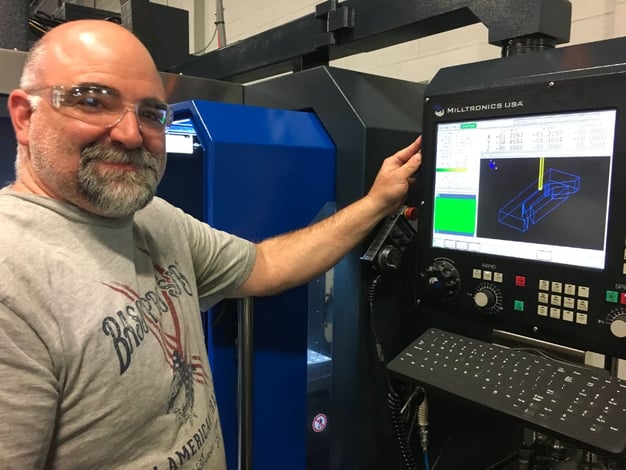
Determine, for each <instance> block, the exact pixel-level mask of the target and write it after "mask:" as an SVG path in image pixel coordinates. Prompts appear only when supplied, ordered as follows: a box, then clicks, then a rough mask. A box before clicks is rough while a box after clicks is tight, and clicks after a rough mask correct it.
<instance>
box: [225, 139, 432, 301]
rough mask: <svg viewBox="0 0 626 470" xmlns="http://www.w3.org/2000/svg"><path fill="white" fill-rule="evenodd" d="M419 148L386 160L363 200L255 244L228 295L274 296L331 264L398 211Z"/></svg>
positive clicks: (417, 143) (411, 178)
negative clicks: (245, 272)
mask: <svg viewBox="0 0 626 470" xmlns="http://www.w3.org/2000/svg"><path fill="white" fill-rule="evenodd" d="M421 144H422V139H421V136H420V137H418V138H417V139H416V140H415V141H414V142H413V143H412V144H410V145H409V146H407V147H405V148H403V149H402V150H399V151H398V152H396V153H395V154H393V155H392V156H390V157H388V158H386V159H385V161H384V162H383V164H382V166H381V168H380V170H379V172H378V175H377V176H376V179H375V180H374V184H373V185H372V187H371V189H370V190H369V192H368V193H367V195H365V196H364V197H363V198H361V199H359V200H358V201H356V202H354V203H353V204H350V205H349V206H347V207H345V208H343V209H342V210H340V211H338V212H337V213H336V214H333V215H332V216H330V217H328V218H326V219H324V220H322V221H320V222H318V223H316V224H313V225H311V226H309V227H305V228H303V229H300V230H297V231H295V232H290V233H287V234H284V235H279V236H277V237H273V238H270V239H267V240H265V241H263V242H261V243H259V244H258V245H257V247H256V248H257V256H256V262H255V264H254V268H253V270H252V273H251V274H250V277H248V279H247V280H246V282H245V283H244V284H243V285H242V286H241V287H240V288H239V289H238V290H237V291H236V292H235V293H234V296H249V295H254V296H259V295H270V294H274V293H276V292H280V291H282V290H285V289H289V288H291V287H295V286H298V285H301V284H304V283H305V282H308V281H309V280H311V279H313V278H315V277H316V276H318V275H319V274H321V273H323V272H324V271H326V270H328V269H330V268H331V267H332V266H334V265H335V264H336V263H337V262H338V261H339V260H340V259H341V258H342V257H343V256H345V255H346V254H347V253H348V252H349V251H350V250H351V249H352V248H354V247H355V246H356V245H357V244H358V243H360V242H361V241H362V240H363V239H364V238H365V236H366V235H367V234H368V233H369V232H370V231H371V230H372V229H373V228H374V227H375V226H376V224H378V222H380V221H381V220H382V219H383V218H384V217H386V216H387V215H389V214H391V213H392V212H394V211H395V210H398V209H399V208H400V207H401V205H402V203H403V202H404V200H405V198H406V195H407V192H408V190H409V186H410V185H411V184H412V182H413V181H414V176H413V175H414V173H415V171H417V169H418V168H419V166H420V164H421V161H422V155H421Z"/></svg>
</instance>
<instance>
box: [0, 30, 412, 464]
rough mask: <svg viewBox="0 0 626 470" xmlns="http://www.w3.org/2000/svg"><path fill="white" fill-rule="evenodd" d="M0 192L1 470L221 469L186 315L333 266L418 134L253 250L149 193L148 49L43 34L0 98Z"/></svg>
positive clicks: (96, 35)
mask: <svg viewBox="0 0 626 470" xmlns="http://www.w3.org/2000/svg"><path fill="white" fill-rule="evenodd" d="M8 108H9V112H10V115H11V119H12V123H13V127H14V130H15V135H16V139H17V142H18V146H17V158H16V165H15V168H16V178H15V181H14V182H13V183H12V184H11V185H9V186H7V187H6V188H3V189H2V190H0V226H1V227H2V231H1V235H0V237H1V242H0V278H1V279H2V283H1V284H0V375H1V376H2V381H0V423H2V425H1V426H0V468H9V469H12V468H19V469H41V468H46V469H64V470H65V469H75V468H86V469H90V468H106V469H113V468H116V469H117V468H128V469H141V468H144V469H166V468H167V469H169V468H193V469H200V468H205V469H210V470H225V468H226V463H225V457H224V449H223V441H222V434H221V429H220V423H219V415H218V411H217V403H216V401H215V395H214V391H213V381H212V377H211V370H210V368H209V362H208V359H207V352H206V347H205V342H204V338H203V333H202V325H201V317H200V315H199V311H200V310H201V309H202V310H206V309H208V308H210V307H211V306H212V305H214V304H215V303H216V302H219V301H220V300H222V299H224V298H232V297H241V296H264V295H270V294H274V293H277V292H280V291H283V290H285V289H288V288H291V287H294V286H297V285H300V284H303V283H305V282H307V281H309V280H310V279H313V278H314V277H316V276H318V275H319V274H321V273H323V272H324V271H326V270H327V269H329V268H330V267H332V266H333V265H334V264H336V263H337V262H338V261H339V260H340V259H341V258H342V257H343V256H344V255H345V254H346V253H347V252H348V251H349V250H351V249H352V248H354V247H355V246H356V245H357V244H358V243H359V242H360V241H362V240H363V239H364V237H365V236H366V235H367V233H368V232H369V231H371V230H372V229H373V228H374V227H375V226H376V224H377V223H378V222H379V221H380V220H382V218H384V217H385V216H387V215H388V214H390V213H392V212H393V211H395V210H397V209H398V208H399V207H400V206H401V204H402V203H403V201H404V199H405V197H406V194H407V191H408V188H409V186H410V184H411V183H412V181H413V175H414V173H415V171H416V170H417V169H418V167H419V165H420V163H421V154H420V148H421V140H420V139H419V138H418V139H417V140H416V141H415V142H413V143H412V144H411V145H409V146H408V147H406V148H404V149H402V150H399V151H398V152H396V153H395V154H394V155H392V156H390V157H388V158H386V159H385V161H384V162H383V165H382V167H381V169H380V171H379V173H378V175H377V177H376V180H375V182H374V184H373V185H372V188H371V189H370V191H369V192H368V194H367V195H366V196H364V197H363V198H362V199H360V200H358V201H356V202H355V203H353V204H351V205H350V206H348V207H346V208H344V209H342V210H340V211H338V212H337V213H336V214H334V215H332V216H331V217H329V218H327V219H325V220H323V221H321V222H319V223H317V224H314V225H312V226H309V227H306V228H303V229H301V230H299V231H295V232H293V233H289V234H286V235H281V236H278V237H275V238H271V239H268V240H265V241H263V242H261V243H257V244H255V243H252V242H250V241H247V240H243V239H241V238H238V237H235V236H233V235H230V234H227V233H224V232H221V231H217V230H215V229H213V228H211V227H209V226H208V225H206V224H204V223H202V222H200V221H198V220H195V219H194V218H192V217H190V216H189V215H187V214H185V213H183V212H182V211H181V210H179V209H177V208H175V207H173V206H171V205H170V204H168V203H167V202H165V201H163V200H162V199H160V198H158V197H155V192H156V187H157V184H158V183H159V181H160V179H161V177H162V176H163V172H164V171H165V164H166V157H165V128H166V126H167V125H168V122H169V119H170V118H171V110H170V108H169V107H168V105H167V104H166V103H165V92H164V89H163V85H162V82H161V79H160V75H159V73H158V71H157V69H156V67H155V65H154V62H153V60H152V58H151V57H150V54H149V53H148V51H147V50H146V49H145V47H144V46H143V45H142V44H141V42H140V41H139V40H138V39H137V38H136V37H135V36H134V35H133V34H132V33H130V32H129V31H127V30H126V29H124V28H122V27H121V26H119V25H116V24H114V23H110V22H106V21H99V20H81V21H73V22H68V23H65V24H63V25H61V26H58V27H56V28H54V29H52V30H51V31H50V32H48V33H46V35H45V36H44V37H43V38H42V39H41V40H39V41H38V42H37V43H36V45H35V46H33V48H32V49H31V51H30V52H29V55H28V57H27V60H26V63H25V66H24V70H23V74H22V78H21V82H20V87H19V89H16V90H14V91H13V92H12V93H11V94H10V96H9V99H8Z"/></svg>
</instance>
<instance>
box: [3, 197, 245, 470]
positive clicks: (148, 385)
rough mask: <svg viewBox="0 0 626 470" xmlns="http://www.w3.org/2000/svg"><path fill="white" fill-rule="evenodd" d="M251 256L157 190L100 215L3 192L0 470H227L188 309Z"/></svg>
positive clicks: (235, 275) (240, 271)
mask: <svg viewBox="0 0 626 470" xmlns="http://www.w3.org/2000/svg"><path fill="white" fill-rule="evenodd" d="M254 260H255V249H254V245H253V244H252V243H250V242H248V241H246V240H242V239H240V238H237V237H234V236H232V235H229V234H226V233H223V232H219V231H217V230H214V229H212V228H210V227H209V226H207V225H206V224H203V223H201V222H199V221H197V220H195V219H193V218H192V217H190V216H188V215H186V214H184V213H183V212H182V211H180V210H179V209H177V208H175V207H173V206H171V205H169V204H168V203H166V202H165V201H163V200H161V199H158V198H155V200H154V201H153V202H151V203H150V204H149V205H148V207H146V208H145V209H143V210H141V211H139V212H138V213H137V214H135V216H134V217H128V218H124V219H108V218H103V217H98V216H94V215H92V214H88V213H86V212H84V211H82V210H80V209H78V208H76V207H74V206H71V205H68V204H64V203H61V202H59V201H56V200H53V199H48V198H43V197H38V196H32V195H24V194H19V193H16V192H13V191H10V190H7V189H4V190H1V191H0V469H4V468H8V469H13V468H18V469H39V468H50V469H62V470H67V469H89V470H93V469H120V468H124V469H133V470H136V469H150V470H153V469H158V470H161V469H171V468H177V469H180V468H184V469H207V470H208V469H210V470H223V469H225V468H226V464H225V458H224V449H223V441H222V433H221V429H220V425H219V417H218V412H217V405H216V402H215V395H214V391H213V381H212V377H211V371H210V369H209V363H208V359H207V352H206V345H205V342H204V337H203V332H202V323H201V317H200V314H199V311H200V309H201V308H202V309H206V308H208V307H210V306H211V305H213V304H215V303H216V302H218V301H219V300H221V299H223V298H224V297H225V296H227V295H228V294H229V293H230V292H232V291H233V290H234V289H235V288H237V287H239V286H240V285H241V284H242V283H243V282H244V281H245V280H246V279H247V277H248V276H249V274H250V272H251V270H252V266H253V264H254ZM200 306H201V307H200Z"/></svg>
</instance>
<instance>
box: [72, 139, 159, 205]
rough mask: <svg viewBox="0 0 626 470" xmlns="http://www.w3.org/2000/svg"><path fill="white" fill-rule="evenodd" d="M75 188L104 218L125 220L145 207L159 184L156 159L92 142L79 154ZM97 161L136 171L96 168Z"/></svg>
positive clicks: (144, 150)
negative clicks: (133, 166)
mask: <svg viewBox="0 0 626 470" xmlns="http://www.w3.org/2000/svg"><path fill="white" fill-rule="evenodd" d="M80 155H81V159H80V168H79V170H78V187H79V188H80V190H81V192H82V193H83V194H84V195H85V197H86V198H87V199H88V200H89V202H90V203H91V204H93V205H94V206H95V207H96V208H97V209H98V210H99V212H100V213H101V215H104V216H106V217H126V216H129V215H131V214H134V213H135V212H137V211H138V210H139V209H143V208H144V207H146V206H147V205H148V203H149V202H150V201H151V200H152V198H153V197H154V195H155V193H156V188H157V184H158V183H159V174H160V171H159V168H158V162H159V158H158V157H159V156H155V155H154V154H153V153H152V152H149V151H148V150H146V149H144V148H143V147H142V148H140V149H132V150H127V149H122V148H117V147H112V146H110V145H104V144H101V143H92V144H90V145H88V146H86V147H85V148H83V149H82V151H81V154H80ZM98 162H108V163H120V164H132V165H135V166H136V169H135V171H124V170H120V169H116V168H111V169H104V170H103V169H102V167H101V168H96V164H97V163H98Z"/></svg>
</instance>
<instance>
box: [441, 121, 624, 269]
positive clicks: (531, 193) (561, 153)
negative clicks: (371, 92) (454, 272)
mask: <svg viewBox="0 0 626 470" xmlns="http://www.w3.org/2000/svg"><path fill="white" fill-rule="evenodd" d="M615 121H616V110H614V109H606V110H595V111H584V112H568V113H558V114H557V113H555V114H541V115H533V116H516V117H504V118H495V119H479V120H472V121H463V122H446V123H439V124H438V125H437V133H436V153H435V167H436V172H435V187H434V190H435V191H434V214H433V215H434V217H433V229H432V246H433V247H437V248H445V249H451V250H461V251H468V252H476V253H482V254H491V255H500V256H507V257H515V258H520V259H525V260H536V261H542V262H550V263H560V264H566V265H573V266H578V267H584V268H595V269H603V268H604V266H605V256H606V239H607V238H606V237H607V219H608V210H609V194H610V186H611V171H612V165H613V152H614V137H615Z"/></svg>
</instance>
